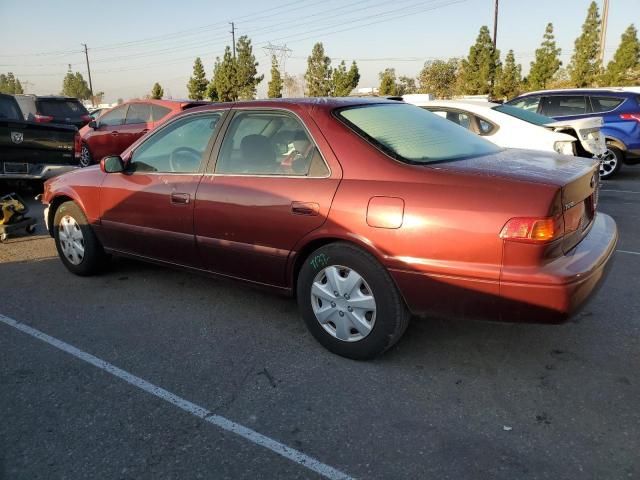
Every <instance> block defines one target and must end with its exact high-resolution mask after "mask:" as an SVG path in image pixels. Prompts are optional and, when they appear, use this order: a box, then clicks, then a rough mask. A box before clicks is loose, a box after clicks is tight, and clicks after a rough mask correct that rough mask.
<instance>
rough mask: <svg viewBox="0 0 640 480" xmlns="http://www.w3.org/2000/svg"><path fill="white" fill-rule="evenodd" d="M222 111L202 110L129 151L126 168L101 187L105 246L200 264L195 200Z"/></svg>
mask: <svg viewBox="0 0 640 480" xmlns="http://www.w3.org/2000/svg"><path fill="white" fill-rule="evenodd" d="M223 114H224V111H215V112H199V113H197V114H192V115H188V116H185V117H182V118H179V119H176V120H175V121H173V122H171V123H168V124H167V125H165V126H164V127H161V128H160V129H159V130H158V131H157V132H155V133H154V134H153V135H151V136H150V137H149V138H148V139H146V140H145V141H144V142H143V143H141V144H140V145H138V146H137V147H136V148H135V150H133V151H132V152H130V154H129V153H128V154H127V155H128V156H129V157H130V158H129V159H126V167H125V171H124V172H123V173H113V174H109V175H107V176H106V177H105V180H104V181H103V183H102V185H101V190H100V207H101V209H100V210H101V211H100V213H101V224H102V230H103V236H104V246H105V247H106V248H107V249H113V250H117V251H121V252H125V253H130V254H135V255H140V256H143V257H147V258H152V259H158V260H164V261H167V262H171V263H176V264H180V265H191V266H193V265H196V264H197V256H196V250H195V240H194V234H193V205H194V199H195V193H196V189H197V187H198V183H199V182H200V179H201V178H202V172H203V164H204V159H206V158H208V156H209V153H210V148H211V146H212V144H213V141H214V137H215V134H216V132H217V130H218V126H219V124H220V119H221V118H222V116H223Z"/></svg>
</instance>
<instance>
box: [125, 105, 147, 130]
mask: <svg viewBox="0 0 640 480" xmlns="http://www.w3.org/2000/svg"><path fill="white" fill-rule="evenodd" d="M150 121H151V106H150V105H149V104H146V103H132V104H131V105H129V111H128V112H127V121H126V122H125V123H126V124H127V125H131V124H135V123H147V122H150Z"/></svg>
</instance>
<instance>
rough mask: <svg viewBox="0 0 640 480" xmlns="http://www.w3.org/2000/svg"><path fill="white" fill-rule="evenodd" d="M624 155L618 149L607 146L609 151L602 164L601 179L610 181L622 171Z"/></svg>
mask: <svg viewBox="0 0 640 480" xmlns="http://www.w3.org/2000/svg"><path fill="white" fill-rule="evenodd" d="M623 161H624V153H623V152H622V150H620V149H619V148H618V147H614V146H613V145H609V144H607V151H606V152H605V154H604V155H603V157H602V161H601V162H600V179H602V180H608V179H609V178H612V177H613V176H614V175H615V174H616V173H618V172H619V171H620V168H621V167H622V162H623Z"/></svg>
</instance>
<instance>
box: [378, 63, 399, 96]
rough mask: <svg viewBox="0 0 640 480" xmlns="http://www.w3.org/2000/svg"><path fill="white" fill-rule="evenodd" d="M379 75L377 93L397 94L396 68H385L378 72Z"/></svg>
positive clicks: (383, 94)
mask: <svg viewBox="0 0 640 480" xmlns="http://www.w3.org/2000/svg"><path fill="white" fill-rule="evenodd" d="M378 76H379V77H380V86H379V87H378V95H381V96H385V95H391V96H394V95H397V94H398V86H397V85H396V69H395V68H385V69H384V72H380V73H379V74H378Z"/></svg>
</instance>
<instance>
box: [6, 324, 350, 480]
mask: <svg viewBox="0 0 640 480" xmlns="http://www.w3.org/2000/svg"><path fill="white" fill-rule="evenodd" d="M0 322H2V323H4V324H5V325H8V326H10V327H13V328H15V329H17V330H20V331H21V332H23V333H26V334H27V335H30V336H32V337H34V338H37V339H38V340H42V341H43V342H45V343H48V344H49V345H51V346H53V347H55V348H57V349H59V350H62V351H63V352H66V353H68V354H70V355H73V356H74V357H76V358H78V359H80V360H83V361H85V362H87V363H90V364H91V365H93V366H94V367H97V368H99V369H101V370H104V371H105V372H108V373H110V374H111V375H113V376H115V377H118V378H119V379H121V380H124V381H125V382H127V383H129V384H131V385H133V386H134V387H138V388H139V389H141V390H144V391H145V392H147V393H150V394H151V395H154V396H156V397H158V398H161V399H162V400H165V401H166V402H169V403H171V404H173V405H175V406H176V407H178V408H180V409H182V410H184V411H185V412H189V413H190V414H191V415H194V416H196V417H198V418H201V419H203V420H204V421H206V422H209V423H212V424H213V425H216V426H217V427H220V428H222V429H223V430H226V431H228V432H232V433H235V434H236V435H240V436H241V437H243V438H244V439H246V440H249V441H250V442H252V443H255V444H256V445H260V446H261V447H264V448H267V449H269V450H271V451H272V452H275V453H277V454H278V455H281V456H283V457H284V458H287V459H289V460H291V461H292V462H295V463H297V464H299V465H302V466H303V467H305V468H307V469H309V470H313V471H314V472H316V473H319V474H320V475H322V476H323V477H325V478H329V479H332V480H353V477H350V476H349V475H347V474H346V473H343V472H341V471H340V470H336V469H335V468H333V467H331V466H329V465H326V464H324V463H322V462H320V461H319V460H316V459H315V458H312V457H310V456H308V455H305V454H304V453H302V452H300V451H298V450H295V449H293V448H291V447H288V446H286V445H285V444H283V443H280V442H278V441H277V440H274V439H272V438H269V437H267V436H266V435H262V434H261V433H258V432H256V431H255V430H251V429H250V428H247V427H245V426H243V425H240V424H239V423H236V422H233V421H231V420H229V419H227V418H225V417H222V416H220V415H216V414H214V413H213V412H211V411H210V410H207V409H206V408H203V407H200V406H199V405H196V404H195V403H191V402H190V401H189V400H186V399H184V398H182V397H179V396H178V395H176V394H174V393H171V392H169V391H167V390H165V389H164V388H161V387H158V386H157V385H154V384H152V383H149V382H147V381H146V380H143V379H142V378H140V377H136V376H135V375H133V374H131V373H129V372H126V371H124V370H122V369H120V368H118V367H116V366H115V365H112V364H111V363H109V362H106V361H104V360H101V359H100V358H98V357H95V356H93V355H91V354H90V353H87V352H84V351H82V350H80V349H78V348H76V347H74V346H73V345H69V344H68V343H65V342H63V341H62V340H58V339H57V338H54V337H51V336H49V335H47V334H46V333H43V332H41V331H40V330H36V329H35V328H32V327H30V326H28V325H26V324H24V323H22V322H18V321H17V320H14V319H12V318H9V317H6V316H4V315H2V314H0Z"/></svg>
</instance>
